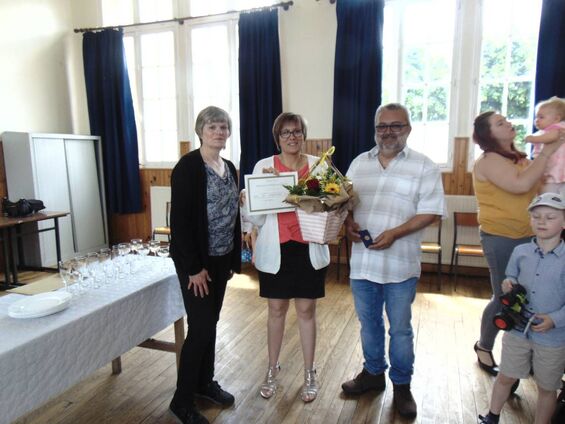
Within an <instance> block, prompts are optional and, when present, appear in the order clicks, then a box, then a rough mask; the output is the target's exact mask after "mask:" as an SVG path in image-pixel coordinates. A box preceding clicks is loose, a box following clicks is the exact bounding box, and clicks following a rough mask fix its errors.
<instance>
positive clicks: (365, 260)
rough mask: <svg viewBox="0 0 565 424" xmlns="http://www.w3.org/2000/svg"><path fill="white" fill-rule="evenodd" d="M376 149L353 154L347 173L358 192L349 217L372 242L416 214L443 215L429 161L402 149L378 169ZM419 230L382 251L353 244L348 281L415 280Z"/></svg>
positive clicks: (440, 192) (436, 175)
mask: <svg viewBox="0 0 565 424" xmlns="http://www.w3.org/2000/svg"><path fill="white" fill-rule="evenodd" d="M378 152H379V150H378V146H375V147H374V148H373V149H371V150H370V151H368V152H364V153H362V154H360V155H359V156H357V157H356V158H355V159H354V160H353V162H351V165H350V166H349V170H348V171H347V177H349V178H350V179H351V181H352V182H353V188H354V190H355V191H356V192H357V193H358V194H359V199H360V202H359V204H358V205H357V206H356V207H355V210H354V213H353V217H354V219H355V222H357V223H358V224H359V226H360V227H361V229H362V230H363V229H367V230H369V233H370V234H371V236H372V237H373V239H375V238H376V237H377V236H378V235H379V234H381V233H382V232H383V231H385V230H389V229H391V228H394V227H397V226H399V225H401V224H404V223H405V222H407V221H408V220H410V219H411V218H413V217H414V216H415V215H421V214H432V215H440V216H442V217H445V216H446V214H445V212H444V211H445V199H444V195H443V185H442V181H441V174H440V171H439V168H438V166H437V165H436V164H435V163H433V162H432V161H431V160H430V159H429V158H428V157H426V156H424V155H423V154H421V153H418V152H416V151H414V150H412V149H410V148H408V147H405V148H404V150H402V151H401V152H400V153H399V154H398V155H397V156H396V157H395V158H394V159H393V160H392V161H391V162H390V163H389V165H388V166H387V168H386V169H385V168H383V166H382V165H381V163H380V161H379V159H378V157H377V155H378ZM422 233H423V229H422V230H420V231H416V232H414V233H412V234H409V235H407V236H404V237H402V238H399V239H397V240H395V241H394V243H393V244H392V245H391V246H390V247H389V248H388V249H384V250H372V249H367V248H366V247H365V245H364V244H363V243H360V242H359V243H353V248H352V251H351V274H350V278H352V279H365V280H369V281H374V282H376V283H381V284H386V283H399V282H402V281H406V280H408V279H409V278H413V277H419V276H420V256H421V252H420V242H421V239H422Z"/></svg>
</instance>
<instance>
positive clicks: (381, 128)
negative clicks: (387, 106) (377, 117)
mask: <svg viewBox="0 0 565 424" xmlns="http://www.w3.org/2000/svg"><path fill="white" fill-rule="evenodd" d="M408 126H409V124H389V125H387V124H379V125H377V126H376V127H375V130H377V132H378V133H379V134H384V133H385V132H386V130H390V132H392V133H399V132H400V131H402V128H404V127H408Z"/></svg>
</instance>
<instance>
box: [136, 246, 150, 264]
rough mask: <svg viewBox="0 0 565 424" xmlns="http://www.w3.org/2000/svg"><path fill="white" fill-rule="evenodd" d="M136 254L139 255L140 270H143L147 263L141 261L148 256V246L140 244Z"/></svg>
mask: <svg viewBox="0 0 565 424" xmlns="http://www.w3.org/2000/svg"><path fill="white" fill-rule="evenodd" d="M137 253H138V254H139V256H141V258H140V261H141V268H142V269H145V268H146V267H147V261H144V260H143V259H144V258H146V257H147V255H149V244H147V243H141V244H140V245H139V247H138V248H137Z"/></svg>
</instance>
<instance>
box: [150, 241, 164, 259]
mask: <svg viewBox="0 0 565 424" xmlns="http://www.w3.org/2000/svg"><path fill="white" fill-rule="evenodd" d="M160 246H161V242H160V241H159V240H151V241H150V242H149V250H150V251H151V253H153V256H157V251H158V250H159V247H160Z"/></svg>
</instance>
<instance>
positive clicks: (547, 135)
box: [526, 129, 559, 144]
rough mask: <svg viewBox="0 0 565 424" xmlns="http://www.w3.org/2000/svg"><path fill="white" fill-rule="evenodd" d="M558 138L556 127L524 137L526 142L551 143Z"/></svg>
mask: <svg viewBox="0 0 565 424" xmlns="http://www.w3.org/2000/svg"><path fill="white" fill-rule="evenodd" d="M558 138H559V130H558V129H553V130H547V131H544V132H543V133H542V134H537V135H536V134H532V135H529V136H527V137H526V141H527V142H528V143H543V144H546V143H553V142H554V141H557V139H558Z"/></svg>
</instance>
